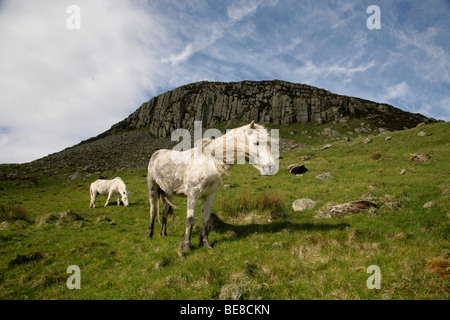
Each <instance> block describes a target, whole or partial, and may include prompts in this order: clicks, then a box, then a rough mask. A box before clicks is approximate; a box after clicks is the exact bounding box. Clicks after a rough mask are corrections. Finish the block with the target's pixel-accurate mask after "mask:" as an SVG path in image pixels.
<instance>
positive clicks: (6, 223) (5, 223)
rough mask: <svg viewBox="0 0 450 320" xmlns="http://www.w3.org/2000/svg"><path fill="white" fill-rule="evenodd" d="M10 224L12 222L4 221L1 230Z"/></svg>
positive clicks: (0, 224) (0, 226) (0, 225)
mask: <svg viewBox="0 0 450 320" xmlns="http://www.w3.org/2000/svg"><path fill="white" fill-rule="evenodd" d="M10 225H11V223H9V222H8V221H3V222H2V223H0V230H6V229H8V228H9V226H10Z"/></svg>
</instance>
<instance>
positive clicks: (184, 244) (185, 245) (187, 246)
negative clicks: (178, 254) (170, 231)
mask: <svg viewBox="0 0 450 320" xmlns="http://www.w3.org/2000/svg"><path fill="white" fill-rule="evenodd" d="M180 248H181V250H190V249H191V244H190V243H189V242H184V241H183V242H181V245H180Z"/></svg>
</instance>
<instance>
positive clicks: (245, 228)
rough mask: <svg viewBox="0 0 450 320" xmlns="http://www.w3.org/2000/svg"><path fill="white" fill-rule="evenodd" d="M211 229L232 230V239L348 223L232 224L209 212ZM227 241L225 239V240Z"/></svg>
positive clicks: (340, 226) (339, 227)
mask: <svg viewBox="0 0 450 320" xmlns="http://www.w3.org/2000/svg"><path fill="white" fill-rule="evenodd" d="M210 224H211V230H214V231H215V232H217V233H220V234H224V233H227V232H230V231H231V232H233V233H234V236H233V239H232V240H237V239H240V238H245V237H247V236H248V235H251V234H254V233H276V232H280V231H282V230H287V231H329V230H345V229H346V228H347V227H349V226H350V225H349V224H348V223H338V224H336V223H326V222H322V221H321V222H317V223H293V222H290V221H273V222H270V223H263V224H258V223H251V224H245V225H232V224H228V223H226V222H224V221H222V220H221V219H220V218H219V217H218V216H217V215H215V214H211V218H210ZM225 241H227V240H225Z"/></svg>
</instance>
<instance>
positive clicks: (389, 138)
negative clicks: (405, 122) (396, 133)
mask: <svg viewBox="0 0 450 320" xmlns="http://www.w3.org/2000/svg"><path fill="white" fill-rule="evenodd" d="M384 140H386V141H389V140H392V137H391V136H387V137H386V139H384Z"/></svg>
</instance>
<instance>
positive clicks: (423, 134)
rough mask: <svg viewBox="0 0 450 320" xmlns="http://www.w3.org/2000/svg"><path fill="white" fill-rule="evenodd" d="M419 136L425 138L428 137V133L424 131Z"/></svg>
mask: <svg viewBox="0 0 450 320" xmlns="http://www.w3.org/2000/svg"><path fill="white" fill-rule="evenodd" d="M417 135H418V136H419V137H425V136H426V135H427V133H426V132H424V131H420V132H419V133H418V134H417Z"/></svg>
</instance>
